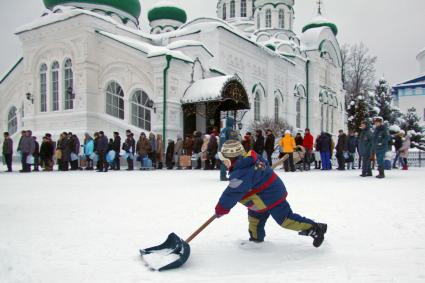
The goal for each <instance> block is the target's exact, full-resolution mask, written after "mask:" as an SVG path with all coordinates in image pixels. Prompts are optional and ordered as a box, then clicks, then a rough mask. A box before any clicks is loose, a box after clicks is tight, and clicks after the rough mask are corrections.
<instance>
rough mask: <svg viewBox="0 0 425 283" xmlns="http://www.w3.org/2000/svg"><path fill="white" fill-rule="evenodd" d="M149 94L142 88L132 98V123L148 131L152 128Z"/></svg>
mask: <svg viewBox="0 0 425 283" xmlns="http://www.w3.org/2000/svg"><path fill="white" fill-rule="evenodd" d="M148 102H149V96H148V95H147V94H146V93H145V92H144V91H141V90H138V91H136V92H135V93H134V94H133V97H132V98H131V124H133V125H134V126H136V127H139V128H141V129H144V130H146V131H150V130H151V109H150V108H148Z"/></svg>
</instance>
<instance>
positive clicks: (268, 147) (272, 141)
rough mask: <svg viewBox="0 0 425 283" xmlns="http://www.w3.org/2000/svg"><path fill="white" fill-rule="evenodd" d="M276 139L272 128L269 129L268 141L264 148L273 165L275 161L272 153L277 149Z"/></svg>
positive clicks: (268, 159) (267, 132) (270, 163)
mask: <svg viewBox="0 0 425 283" xmlns="http://www.w3.org/2000/svg"><path fill="white" fill-rule="evenodd" d="M275 141H276V138H275V136H274V135H273V132H272V130H270V129H267V131H266V142H265V145H264V150H265V151H266V155H267V161H268V162H269V165H270V166H272V165H273V161H272V155H273V152H274V149H275Z"/></svg>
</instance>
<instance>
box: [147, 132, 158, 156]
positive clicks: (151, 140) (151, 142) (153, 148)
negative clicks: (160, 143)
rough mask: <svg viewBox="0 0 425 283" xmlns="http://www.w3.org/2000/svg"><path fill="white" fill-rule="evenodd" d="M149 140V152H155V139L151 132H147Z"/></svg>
mask: <svg viewBox="0 0 425 283" xmlns="http://www.w3.org/2000/svg"><path fill="white" fill-rule="evenodd" d="M149 142H150V144H151V152H156V139H155V135H154V134H153V133H150V134H149Z"/></svg>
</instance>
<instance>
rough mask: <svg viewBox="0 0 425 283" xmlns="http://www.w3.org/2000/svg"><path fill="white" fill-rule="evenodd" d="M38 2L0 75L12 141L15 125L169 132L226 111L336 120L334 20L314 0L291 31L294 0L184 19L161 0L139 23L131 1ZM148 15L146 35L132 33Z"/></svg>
mask: <svg viewBox="0 0 425 283" xmlns="http://www.w3.org/2000/svg"><path fill="white" fill-rule="evenodd" d="M195 2H196V4H197V3H198V2H199V3H200V2H201V1H195ZM195 2H194V3H195ZM44 4H45V6H46V8H47V10H46V11H45V12H44V13H43V14H42V15H41V17H39V18H37V19H35V20H34V21H33V22H31V23H29V24H27V25H25V26H23V27H20V28H19V29H18V30H17V31H16V35H17V36H18V37H19V39H20V40H21V42H22V46H23V50H22V51H23V56H22V58H21V59H20V60H19V61H18V62H17V64H16V65H15V66H14V67H13V68H12V69H11V70H10V71H8V72H6V75H5V76H4V77H3V78H1V81H0V130H1V131H9V132H11V134H12V136H13V137H14V138H15V139H16V138H17V132H19V131H20V130H21V129H32V130H33V132H34V134H35V135H36V136H41V135H43V134H44V133H46V132H50V133H52V134H53V135H54V136H56V137H57V136H58V135H59V133H61V132H62V131H64V130H66V131H72V132H73V133H76V134H78V135H80V136H81V135H83V133H85V132H90V133H92V132H94V131H97V130H103V131H105V132H106V133H111V132H113V131H118V132H121V133H124V131H125V130H126V129H131V130H132V131H133V132H136V133H139V132H154V133H161V134H163V137H164V139H167V138H175V137H176V136H177V135H178V134H188V133H192V132H193V131H194V130H199V131H202V132H207V131H209V130H210V129H211V128H213V127H220V121H221V120H222V119H223V117H225V116H228V115H230V116H235V117H236V119H237V121H238V125H239V127H240V128H241V129H243V130H247V129H248V126H249V125H250V123H251V122H252V121H253V120H261V119H263V118H271V119H276V120H277V119H284V120H286V121H287V122H288V123H289V124H291V125H293V127H294V128H295V129H297V130H303V129H304V128H305V127H309V128H311V130H312V132H313V133H315V134H318V133H319V132H321V131H327V132H331V133H335V132H336V131H337V130H339V129H340V128H343V127H344V125H345V123H344V121H345V111H344V107H343V105H344V91H343V88H342V78H341V52H340V48H339V44H338V41H337V38H336V36H337V33H338V29H337V26H336V25H335V24H334V23H332V22H331V21H329V20H328V19H326V18H325V17H324V16H323V15H322V10H321V1H319V9H318V15H317V17H316V18H315V19H313V20H312V21H311V22H310V23H307V24H306V25H305V26H304V28H303V31H302V34H300V35H299V36H298V35H296V34H295V33H294V31H293V22H294V13H295V10H294V4H295V1H294V0H256V1H253V0H219V1H218V3H217V18H205V17H199V18H195V19H192V20H190V21H188V20H187V15H186V12H185V11H184V9H182V8H181V7H179V6H178V5H176V4H175V3H173V2H171V1H158V2H157V4H155V6H153V7H152V8H151V9H150V10H149V11H146V12H147V14H148V19H149V23H140V22H139V20H138V19H139V16H140V14H141V12H142V10H141V5H140V3H139V0H120V1H118V0H78V1H75V0H44ZM147 24H149V26H150V33H145V32H142V31H141V30H140V27H141V26H142V25H147Z"/></svg>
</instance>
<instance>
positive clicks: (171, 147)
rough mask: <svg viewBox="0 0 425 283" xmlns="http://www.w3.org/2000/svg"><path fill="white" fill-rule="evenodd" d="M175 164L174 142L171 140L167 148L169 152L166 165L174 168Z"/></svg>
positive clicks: (166, 155)
mask: <svg viewBox="0 0 425 283" xmlns="http://www.w3.org/2000/svg"><path fill="white" fill-rule="evenodd" d="M173 162H174V141H173V140H169V141H168V146H167V152H166V153H165V163H166V164H167V166H172V164H173Z"/></svg>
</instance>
